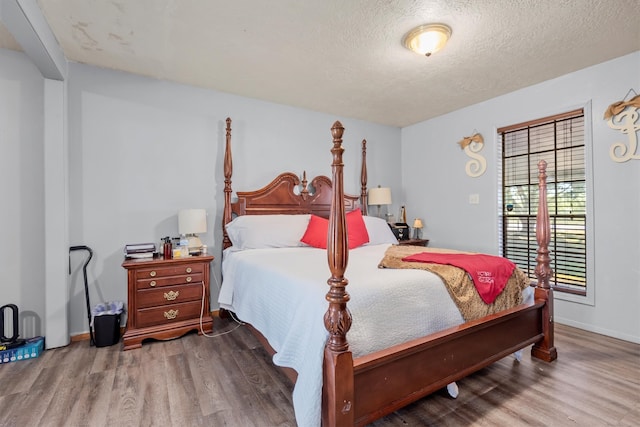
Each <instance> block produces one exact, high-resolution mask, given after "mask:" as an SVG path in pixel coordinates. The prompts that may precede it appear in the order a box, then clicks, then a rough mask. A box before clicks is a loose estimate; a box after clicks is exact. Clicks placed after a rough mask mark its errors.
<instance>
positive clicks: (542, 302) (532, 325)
mask: <svg viewBox="0 0 640 427" xmlns="http://www.w3.org/2000/svg"><path fill="white" fill-rule="evenodd" d="M343 131H344V128H343V127H342V125H341V124H340V122H335V124H334V125H333V127H332V128H331V133H332V136H333V147H332V149H331V153H332V155H333V162H332V179H329V178H327V177H323V176H320V177H316V178H314V179H313V180H312V181H311V182H310V183H308V182H307V180H306V173H305V174H303V179H302V180H300V179H299V178H298V176H297V175H295V174H292V173H283V174H280V175H279V176H278V177H276V178H275V179H274V180H273V181H272V182H271V183H269V184H268V185H266V186H265V187H263V188H261V189H259V190H256V191H250V192H237V193H236V194H237V201H236V202H232V200H231V197H232V192H233V190H232V188H231V177H232V159H231V120H230V119H227V128H226V150H225V157H224V176H225V181H224V182H225V185H224V198H225V204H224V211H223V226H224V227H223V228H224V231H223V237H224V241H223V246H224V248H225V251H224V256H223V284H222V288H221V292H220V297H219V302H220V306H221V310H222V311H223V312H224V311H225V310H228V311H232V312H236V314H237V315H238V317H239V318H240V319H241V320H243V321H246V322H248V323H249V324H250V325H251V327H252V330H253V331H254V332H255V333H256V336H258V338H259V339H260V341H261V342H262V344H263V345H264V346H265V348H266V349H267V350H268V351H269V352H270V353H271V354H272V355H273V356H274V363H276V364H277V365H280V366H283V367H285V368H284V370H285V372H286V373H287V375H288V376H289V377H290V378H291V379H292V380H293V381H294V382H295V383H296V386H295V389H294V396H293V400H294V408H295V411H296V420H297V422H298V424H299V425H300V426H307V425H318V424H319V423H320V420H321V422H322V425H325V426H352V425H365V424H367V423H370V422H372V421H373V420H375V419H377V418H380V417H382V416H384V415H386V414H389V413H391V412H393V411H395V410H397V409H399V408H401V407H403V406H405V405H407V404H409V403H411V402H414V401H416V400H418V399H419V398H421V397H423V396H426V395H428V394H430V393H432V392H434V391H436V390H439V389H441V388H444V387H446V386H447V385H448V384H450V383H453V382H454V381H457V380H459V379H461V378H463V377H465V376H467V375H469V374H471V373H473V372H475V371H477V370H479V369H481V368H483V367H486V366H488V365H489V364H491V363H493V362H495V361H497V360H499V359H500V358H502V357H505V356H507V355H509V354H511V353H514V352H516V351H518V350H521V349H523V348H524V347H526V346H528V345H531V344H533V347H532V350H531V354H532V356H533V357H536V358H539V359H542V360H544V361H548V362H550V361H553V360H554V359H556V357H557V353H556V349H555V347H554V342H553V341H554V337H553V295H552V290H551V288H550V286H549V278H550V276H551V269H550V267H549V263H550V259H549V255H548V254H549V251H548V243H549V220H548V213H547V205H546V173H545V167H546V164H545V163H544V162H541V164H540V165H539V189H540V205H539V210H538V218H537V224H536V231H537V241H538V245H539V248H538V258H537V267H536V276H537V278H538V281H537V284H536V286H535V288H534V287H530V286H528V280H527V284H526V286H523V287H521V289H519V290H517V291H516V292H517V298H515V299H514V301H515V302H512V303H511V305H510V306H508V308H506V309H505V308H497V309H495V310H493V312H492V311H487V313H490V314H480V315H476V316H475V317H473V318H471V319H472V320H469V319H468V318H467V317H466V316H462V315H461V314H460V313H461V312H460V311H459V310H457V308H459V307H456V304H457V303H456V304H454V303H453V302H452V298H451V297H449V295H450V294H451V291H447V289H446V288H445V286H444V285H442V282H443V280H441V279H440V277H439V276H438V275H437V274H432V273H430V272H428V271H421V270H418V269H399V270H396V269H381V268H378V267H379V265H380V266H382V264H384V259H387V257H388V255H389V253H390V251H391V250H397V249H394V248H402V247H399V246H397V245H390V243H391V242H392V241H393V240H389V238H388V235H387V234H385V231H384V230H383V229H381V228H379V227H380V225H379V224H378V223H377V222H376V221H381V222H383V223H384V221H383V220H380V219H378V218H373V217H367V216H366V213H367V212H366V209H367V169H366V160H365V159H366V141H363V143H362V166H361V194H360V195H359V196H351V195H346V194H344V189H343V163H342V154H343V151H344V149H343V148H342V134H343ZM309 184H310V185H309ZM360 211H362V213H363V214H364V215H365V216H364V217H363V218H364V223H365V225H366V228H367V229H368V234H369V237H368V239H367V242H366V243H365V244H361V245H360V246H359V247H357V248H356V247H354V246H356V245H355V244H353V240H354V236H353V235H352V231H353V230H354V228H355V227H354V226H353V225H351V224H353V222H351V221H352V218H353V217H354V216H357V215H359V214H360ZM354 213H355V214H354ZM316 216H317V217H322V218H328V225H325V226H326V230H327V232H325V233H324V236H326V237H324V236H322V237H323V238H324V241H325V242H326V250H324V249H316V248H313V247H309V246H307V245H298V244H297V243H298V242H294V243H282V241H283V240H286V239H287V237H286V236H287V234H291V233H293V235H294V236H295V235H300V234H301V233H304V234H305V237H306V236H307V233H308V231H309V229H310V227H311V225H310V224H311V222H313V221H314V220H315V219H317V217H316ZM314 217H315V219H314ZM310 218H311V219H310ZM243 221H244V222H243ZM279 223H283V224H284V226H282V227H281V228H278V225H279ZM256 224H257V225H256ZM384 226H386V223H384ZM305 227H308V228H306V230H307V232H305ZM376 227H378V228H376ZM386 229H387V231H388V227H386ZM243 233H244V234H243ZM296 233H297V234H296ZM267 235H269V237H268V238H267V237H264V236H267ZM263 238H264V239H266V240H269V239H271V240H269V241H268V242H266V243H265V240H261V239H263ZM391 239H393V237H392V238H391ZM273 240H278V242H276V243H274V241H273ZM298 240H299V238H298ZM352 244H353V246H352ZM292 246H296V247H292ZM299 246H300V247H299ZM319 247H322V242H320V246H319ZM404 250H405V252H406V251H407V249H406V247H405V249H404ZM417 250H420V251H428V250H431V249H430V248H415V247H414V249H412V250H411V251H410V252H411V253H415V252H416V251H417ZM407 253H409V252H407ZM404 255H405V254H404V253H403V254H402V256H404ZM382 258H384V259H383V261H381V259H382ZM327 260H328V269H327V264H326V263H327ZM348 263H349V267H350V268H349V269H348V271H347V264H348ZM279 264H281V265H280V266H278V265H279ZM289 271H295V274H296V275H295V276H293V278H291V277H289ZM345 271H347V276H349V277H348V279H347V278H346V277H345ZM300 272H302V273H300ZM298 273H300V274H298ZM292 274H293V273H292ZM327 276H329V277H328V280H327ZM465 276H466V275H465ZM515 276H516V272H515V271H514V273H513V274H512V276H511V278H509V282H508V283H507V285H506V287H505V291H503V294H506V293H507V289H510V288H509V286H511V285H510V283H511V282H512V279H514V277H515ZM318 277H321V279H318ZM418 279H419V280H418ZM514 280H515V279H514ZM425 281H426V282H425ZM429 281H431V282H429ZM434 281H435V282H434ZM405 282H406V283H407V285H406V286H405V284H404V283H405ZM423 282H425V283H427V282H428V283H429V284H428V285H425V284H424V283H423ZM520 282H522V281H520ZM325 283H327V284H328V285H329V290H328V292H327V287H326V285H325ZM347 285H349V286H347ZM347 289H348V292H347ZM520 292H521V294H520ZM511 295H514V294H513V292H512V293H511ZM521 296H522V298H521ZM443 298H444V299H443ZM498 298H499V297H498ZM420 299H424V300H425V301H418V300H420ZM431 300H433V302H432V303H431V302H430V301H431ZM327 301H328V308H327ZM415 301H418V302H417V303H415ZM347 302H349V308H347ZM496 303H497V299H496ZM493 305H494V304H492V306H493ZM352 313H353V316H352ZM321 318H323V319H324V320H323V321H321V320H320V319H321ZM276 327H278V328H279V329H276ZM350 331H351V332H350ZM347 332H350V333H349V334H348V335H347ZM347 336H348V337H349V340H347ZM287 367H288V368H287ZM320 414H321V415H320Z"/></svg>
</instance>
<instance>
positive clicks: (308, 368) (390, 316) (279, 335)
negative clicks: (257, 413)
mask: <svg viewBox="0 0 640 427" xmlns="http://www.w3.org/2000/svg"><path fill="white" fill-rule="evenodd" d="M388 246H389V245H387V244H385V245H372V246H362V247H360V248H357V249H353V250H350V251H349V263H348V266H347V270H346V272H345V277H346V278H347V279H348V280H349V285H348V286H347V292H349V294H350V295H351V300H350V301H349V303H348V304H347V306H348V307H349V310H350V311H351V314H352V316H353V325H352V327H351V330H350V331H349V332H348V334H347V339H348V341H349V344H350V348H351V351H352V352H353V355H354V357H358V356H362V355H365V354H368V353H371V352H373V351H376V350H380V349H383V348H386V347H389V346H392V345H394V344H399V343H402V342H405V341H408V340H410V339H413V338H417V337H421V336H425V335H428V334H430V333H432V332H436V331H439V330H442V329H445V328H448V327H451V326H454V325H458V324H461V323H463V319H462V316H461V315H460V312H459V311H458V309H457V308H456V306H455V304H454V303H453V301H452V300H451V298H450V297H449V294H448V292H447V290H446V288H445V287H444V285H443V283H442V281H441V280H440V278H439V277H438V276H436V275H434V274H432V273H430V272H427V271H423V270H387V269H378V268H377V265H378V262H379V261H380V260H381V259H382V257H383V255H384V252H385V250H386V249H387V247H388ZM222 274H223V283H222V288H221V291H220V296H219V303H220V306H221V307H223V308H226V309H229V310H232V311H234V312H235V313H236V314H237V315H238V316H239V318H240V319H242V320H243V321H246V322H249V323H251V324H252V325H253V326H254V327H255V328H257V329H258V330H259V331H260V332H261V333H262V334H263V335H264V336H265V337H266V339H267V340H268V341H269V344H270V345H271V346H272V347H273V348H274V350H275V351H276V354H275V355H274V357H273V361H274V363H275V364H276V365H279V366H286V367H290V368H293V369H295V370H296V372H297V373H298V380H297V382H296V385H295V388H294V391H293V403H294V410H295V414H296V421H297V423H298V425H299V426H300V427H307V426H310V427H311V426H312V427H317V426H319V425H320V421H321V419H320V417H321V404H322V402H321V400H322V359H323V351H324V345H325V342H326V340H327V337H328V332H327V331H326V329H325V327H324V323H323V317H324V314H325V312H326V311H327V308H328V303H327V301H326V299H325V295H326V293H327V291H328V290H329V286H328V285H327V279H329V277H330V276H331V273H330V271H329V267H328V263H327V252H326V250H321V249H314V248H310V247H299V248H278V249H250V250H244V251H233V250H226V251H225V254H224V262H223V266H222Z"/></svg>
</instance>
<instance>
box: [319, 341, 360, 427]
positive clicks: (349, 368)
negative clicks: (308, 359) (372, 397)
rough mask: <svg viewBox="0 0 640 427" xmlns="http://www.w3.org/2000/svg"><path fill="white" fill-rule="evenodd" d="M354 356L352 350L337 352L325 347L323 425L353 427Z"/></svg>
mask: <svg viewBox="0 0 640 427" xmlns="http://www.w3.org/2000/svg"><path fill="white" fill-rule="evenodd" d="M353 393H354V391H353V356H352V354H351V352H350V351H345V352H335V351H332V350H330V349H328V348H325V352H324V381H323V386H322V425H323V426H326V427H327V426H331V427H334V426H335V427H341V426H344V427H347V426H348V427H352V426H353V425H354V422H355V418H354V408H353V397H354V396H353Z"/></svg>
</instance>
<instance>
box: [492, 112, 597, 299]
mask: <svg viewBox="0 0 640 427" xmlns="http://www.w3.org/2000/svg"><path fill="white" fill-rule="evenodd" d="M498 133H499V135H500V137H501V140H502V165H501V169H502V195H501V200H502V216H501V224H500V228H501V232H502V236H501V247H502V255H503V256H504V257H507V258H509V259H511V260H512V261H513V262H515V263H516V264H517V265H518V266H519V267H520V268H522V269H523V270H524V271H525V272H527V273H528V274H529V276H530V277H532V278H534V277H535V275H534V269H535V266H536V257H537V252H536V251H537V241H536V235H535V233H536V227H535V225H536V215H537V211H538V166H537V165H538V162H539V161H540V160H545V161H546V162H547V202H548V208H549V218H550V225H551V236H550V238H551V239H550V243H549V251H550V256H551V260H552V261H551V267H552V268H553V270H554V277H553V278H552V281H553V282H554V288H555V289H557V290H560V291H566V292H571V293H578V294H583V295H584V294H586V286H587V277H586V272H587V259H586V246H587V236H586V218H587V212H586V184H585V182H586V177H585V147H584V140H585V138H584V112H583V110H582V109H580V110H575V111H571V112H567V113H564V114H560V115H557V116H552V117H546V118H543V119H540V120H535V121H531V122H527V123H522V124H519V125H514V126H509V127H506V128H501V129H498Z"/></svg>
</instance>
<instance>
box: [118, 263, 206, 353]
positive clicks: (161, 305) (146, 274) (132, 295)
mask: <svg viewBox="0 0 640 427" xmlns="http://www.w3.org/2000/svg"><path fill="white" fill-rule="evenodd" d="M212 260H213V256H210V255H201V256H192V257H188V258H176V259H164V258H153V259H150V258H147V259H127V260H125V261H124V262H123V263H122V267H124V268H125V269H127V275H128V287H129V290H128V304H127V330H126V332H125V333H124V337H123V341H124V350H130V349H133V348H139V347H141V346H142V340H144V339H147V338H155V339H159V340H167V339H171V338H177V337H180V336H182V335H184V334H186V333H187V332H189V331H192V330H197V331H198V333H199V334H202V331H203V330H204V332H205V333H209V332H211V331H212V329H213V319H212V318H211V311H210V310H209V270H210V263H211V261H212ZM203 292H204V296H203ZM203 298H204V304H203ZM200 316H202V330H201V329H200Z"/></svg>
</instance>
